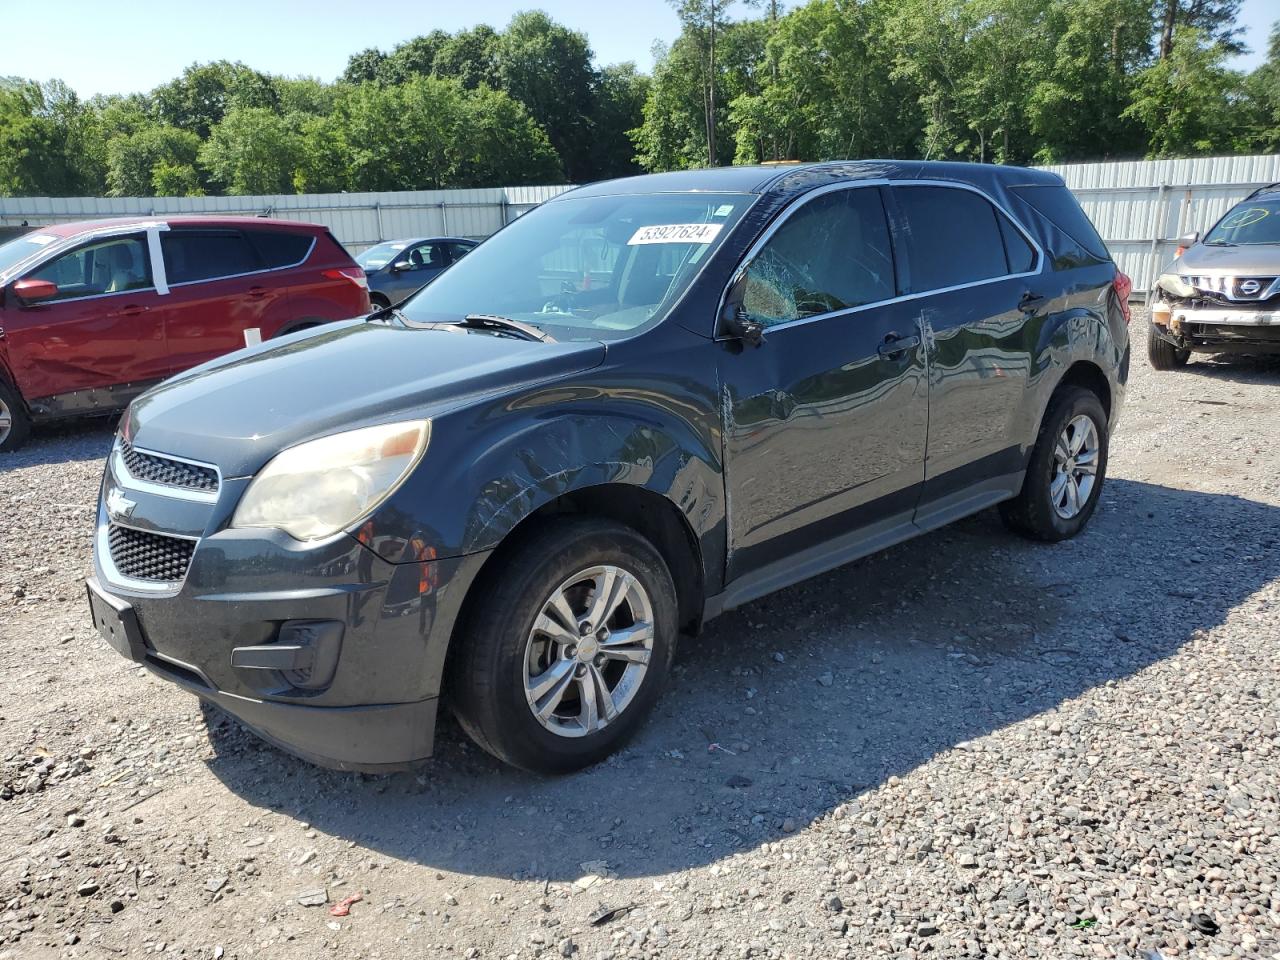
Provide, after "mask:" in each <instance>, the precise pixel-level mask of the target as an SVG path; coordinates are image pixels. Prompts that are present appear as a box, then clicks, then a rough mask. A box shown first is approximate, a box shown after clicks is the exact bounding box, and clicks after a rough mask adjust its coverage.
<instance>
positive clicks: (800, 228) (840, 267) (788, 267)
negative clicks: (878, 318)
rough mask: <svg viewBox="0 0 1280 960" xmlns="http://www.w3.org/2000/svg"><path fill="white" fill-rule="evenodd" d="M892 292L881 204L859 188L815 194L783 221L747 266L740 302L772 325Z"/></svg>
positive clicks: (874, 194) (876, 196)
mask: <svg viewBox="0 0 1280 960" xmlns="http://www.w3.org/2000/svg"><path fill="white" fill-rule="evenodd" d="M893 296H894V268H893V251H892V244H891V242H890V239H889V227H888V223H887V222H886V220H885V213H884V203H883V201H882V200H881V198H880V191H879V189H877V188H874V187H862V188H852V189H848V190H837V191H833V192H831V193H828V194H824V195H822V196H819V197H815V198H814V199H812V200H810V201H808V202H807V203H804V204H803V206H801V207H799V208H798V209H797V210H796V212H795V213H793V214H792V215H791V216H790V217H788V218H787V219H786V220H784V221H783V222H782V224H781V225H780V226H779V227H778V229H777V230H775V231H774V233H773V235H772V236H771V237H770V238H769V239H768V241H767V242H766V243H765V245H764V246H763V247H761V249H760V251H759V253H757V254H756V256H755V257H753V258H752V260H751V263H750V264H748V266H747V270H746V287H745V290H744V293H743V300H742V308H743V310H745V311H746V313H747V315H748V316H749V317H751V319H753V320H756V321H758V322H760V323H762V324H764V325H765V326H775V325H777V324H780V323H787V322H788V321H791V320H800V319H803V318H805V317H812V316H817V315H819V314H824V313H833V312H835V311H839V310H847V309H849V308H851V307H860V306H865V305H866V304H869V303H876V302H877V301H880V300H888V299H890V298H892V297H893Z"/></svg>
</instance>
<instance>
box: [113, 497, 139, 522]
mask: <svg viewBox="0 0 1280 960" xmlns="http://www.w3.org/2000/svg"><path fill="white" fill-rule="evenodd" d="M137 505H138V504H137V503H136V502H134V501H133V500H130V499H129V498H128V497H126V496H125V495H124V494H123V493H121V492H120V491H119V490H112V491H111V492H110V493H108V494H107V515H108V516H109V517H111V519H112V520H128V519H129V518H130V517H131V516H133V508H134V507H136V506H137Z"/></svg>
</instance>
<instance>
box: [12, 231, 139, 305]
mask: <svg viewBox="0 0 1280 960" xmlns="http://www.w3.org/2000/svg"><path fill="white" fill-rule="evenodd" d="M27 277H28V278H29V279H32V280H48V281H50V282H51V283H54V284H56V285H57V287H58V295H57V296H56V297H54V298H53V299H55V300H71V299H74V298H76V297H94V296H100V295H101V294H106V293H124V292H126V291H129V290H144V289H149V288H150V287H151V286H152V282H151V258H150V257H149V256H148V255H147V238H146V234H142V233H139V234H131V235H129V236H125V237H109V238H107V239H104V240H97V241H95V242H93V243H87V244H85V245H84V246H83V247H77V248H76V249H75V250H72V251H70V252H68V253H64V254H63V255H62V256H60V257H57V258H56V259H54V260H51V261H49V262H48V263H46V264H44V265H43V266H42V267H40V268H39V269H37V270H34V271H33V272H31V273H29V274H27Z"/></svg>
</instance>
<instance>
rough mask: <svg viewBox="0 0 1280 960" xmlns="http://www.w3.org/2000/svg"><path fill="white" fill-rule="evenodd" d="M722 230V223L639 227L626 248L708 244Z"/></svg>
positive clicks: (665, 224)
mask: <svg viewBox="0 0 1280 960" xmlns="http://www.w3.org/2000/svg"><path fill="white" fill-rule="evenodd" d="M723 228H724V224H723V223H662V224H657V225H655V226H652V227H641V228H640V229H639V230H637V231H636V232H635V233H633V234H632V235H631V239H630V240H628V241H627V246H629V247H634V246H636V245H637V244H641V243H710V242H711V241H712V240H714V239H715V238H716V237H717V236H718V235H719V233H720V231H721V230H722V229H723Z"/></svg>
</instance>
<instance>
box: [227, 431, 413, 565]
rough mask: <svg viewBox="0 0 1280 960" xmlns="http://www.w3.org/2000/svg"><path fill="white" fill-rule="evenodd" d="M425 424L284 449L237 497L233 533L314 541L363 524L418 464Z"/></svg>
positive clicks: (356, 433) (346, 435) (353, 433)
mask: <svg viewBox="0 0 1280 960" xmlns="http://www.w3.org/2000/svg"><path fill="white" fill-rule="evenodd" d="M430 438H431V421H430V420H411V421H408V422H407V423H389V424H386V425H384V426H379V427H365V428H364V429H362V430H352V431H350V432H348V433H337V434H334V435H333V436H331V437H321V438H320V439H318V440H311V441H308V442H307V443H302V444H299V445H298V446H296V447H291V448H290V449H288V450H285V451H284V452H283V453H280V454H277V455H276V457H275V458H274V459H273V460H272V461H271V462H270V463H268V464H267V465H266V466H265V467H263V468H262V471H261V472H260V473H259V474H258V475H257V476H256V477H254V478H253V482H252V483H251V484H249V489H248V490H246V491H245V494H244V497H243V498H242V499H241V500H240V506H238V507H237V508H236V513H235V517H234V518H232V521H231V525H232V526H233V527H275V528H276V529H278V530H283V531H284V532H285V533H287V534H289V535H290V536H291V537H294V538H295V539H297V540H319V539H320V538H321V537H327V536H330V535H331V534H334V533H337V532H338V531H339V530H342V529H344V528H346V527H349V526H352V525H353V524H354V523H355V522H356V521H358V520H361V519H363V518H364V517H365V516H367V515H368V514H369V513H371V512H372V511H373V509H374V508H375V507H377V506H378V504H380V503H382V501H383V500H385V499H387V497H389V496H391V494H392V493H393V492H394V491H395V489H396V488H397V487H398V486H400V484H401V483H403V482H404V478H405V477H407V476H408V475H409V472H410V471H411V470H412V469H413V468H414V467H415V466H416V465H417V463H418V461H419V460H421V459H422V454H423V452H424V451H425V450H426V449H427V441H428V440H429V439H430Z"/></svg>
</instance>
